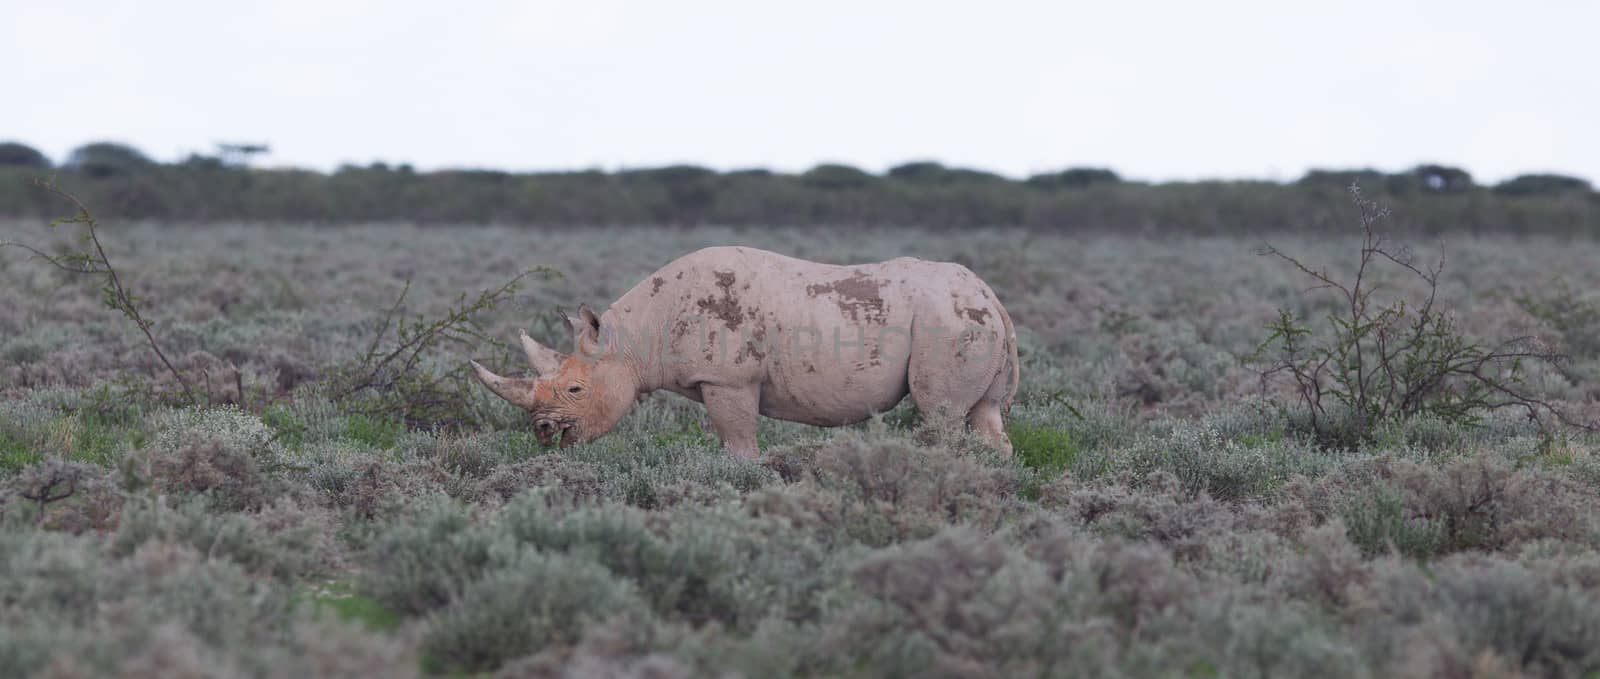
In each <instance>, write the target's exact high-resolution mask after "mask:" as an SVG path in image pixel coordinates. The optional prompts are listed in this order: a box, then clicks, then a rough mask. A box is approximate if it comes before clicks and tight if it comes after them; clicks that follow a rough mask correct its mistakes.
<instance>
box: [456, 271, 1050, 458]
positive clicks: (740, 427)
mask: <svg viewBox="0 0 1600 679" xmlns="http://www.w3.org/2000/svg"><path fill="white" fill-rule="evenodd" d="M567 320H568V323H569V324H570V325H571V329H572V337H573V344H574V351H573V353H571V354H562V353H560V352H557V351H555V350H553V349H550V348H547V347H545V346H543V345H541V344H539V343H538V342H536V341H534V340H533V338H531V337H529V336H528V334H527V332H526V331H523V332H522V333H521V338H520V339H521V343H522V347H523V349H524V351H525V352H526V353H527V356H528V361H529V362H530V363H531V364H532V365H533V369H534V371H535V373H536V374H537V377H502V376H500V375H496V374H494V373H493V372H490V371H489V370H488V369H486V368H484V367H483V366H482V365H480V364H478V362H476V361H473V362H472V366H473V368H474V369H475V370H476V371H477V376H478V379H479V380H481V381H482V382H483V383H484V384H485V385H486V386H488V387H489V389H491V390H493V391H494V393H495V394H497V395H499V396H500V397H501V398H504V399H505V400H507V401H510V402H511V403H512V404H515V405H517V406H519V407H521V408H523V409H525V410H527V411H528V412H529V413H530V414H531V415H532V416H533V421H534V431H535V435H536V436H537V437H538V438H539V440H540V442H541V443H543V444H545V445H551V444H553V443H559V445H561V446H567V445H571V444H573V443H578V442H585V441H590V440H593V439H595V438H598V437H599V436H601V435H603V434H605V433H606V432H608V431H610V430H611V429H612V428H613V427H615V426H616V425H617V423H618V422H619V421H620V420H621V419H622V418H623V416H624V415H626V414H627V413H628V411H629V409H630V408H631V407H632V406H633V404H634V403H635V402H636V401H637V400H639V399H642V398H643V397H644V395H646V394H649V393H651V392H654V391H657V390H662V389H665V390H667V391H672V392H676V393H678V394H681V395H683V396H686V397H688V398H690V399H693V400H695V401H699V402H701V403H703V404H705V408H706V411H707V413H708V414H709V415H710V418H711V422H712V424H713V425H714V426H715V427H716V430H717V434H718V436H719V437H720V438H721V440H722V445H723V447H724V448H725V449H726V450H728V451H731V452H732V453H734V454H736V455H739V456H741V457H755V456H757V455H759V454H760V451H759V449H758V446H757V443H756V422H757V417H756V416H757V415H765V416H767V417H772V418H777V419H781V420H789V421H793V422H803V423H807V424H813V425H820V426H839V425H845V424H851V423H855V422H860V421H863V420H865V419H868V418H870V417H872V416H873V415H874V414H879V413H884V412H886V411H888V410H889V409H891V408H893V407H894V406H895V404H897V403H899V402H900V401H901V399H903V398H905V396H906V395H907V394H910V395H911V398H912V399H914V401H915V402H916V406H917V409H918V410H919V411H921V412H922V413H923V414H924V416H940V417H946V416H960V417H964V418H965V420H966V423H967V424H968V426H970V427H971V428H972V430H973V431H974V432H975V433H977V434H978V435H980V436H981V437H983V438H985V439H987V440H988V441H989V442H990V443H992V444H993V445H994V446H995V447H996V448H998V449H1000V450H1001V451H1003V452H1005V453H1006V454H1008V455H1009V454H1010V453H1011V443H1010V441H1009V440H1008V439H1007V437H1006V433H1005V425H1004V422H1003V420H1002V416H1003V414H1004V413H1005V412H1006V410H1007V409H1008V408H1009V407H1010V404H1011V401H1012V399H1013V398H1014V397H1015V395H1016V391H1017V383H1018V379H1019V377H1020V372H1019V365H1018V362H1017V342H1016V331H1015V329H1014V328H1013V327H1012V325H1011V317H1010V316H1009V315H1007V314H1006V310H1005V307H1002V306H1001V305H1000V300H999V298H997V297H996V296H995V294H994V291H993V290H991V289H990V288H989V286H988V285H987V284H985V283H984V282H983V281H982V280H980V279H979V278H978V277H977V276H976V275H974V274H973V273H972V271H970V270H968V269H967V268H966V267H964V266H961V265H959V264H953V263H946V262H930V261H925V260H921V259H915V258H911V257H901V258H898V259H891V260H889V261H886V262H878V263H873V264H856V265H850V266H836V265H832V264H821V263H817V262H811V261H806V260H802V259H795V258H793V257H787V256H784V255H780V254H777V253H773V252H767V251H765V250H757V249H754V248H748V247H712V248H706V249H703V250H698V251H695V252H692V253H689V254H687V255H684V256H682V257H680V258H678V259H676V260H673V261H672V262H671V263H669V264H667V265H666V266H664V267H662V268H661V269H660V270H658V271H656V272H655V273H654V274H652V275H650V276H649V277H648V278H646V279H645V280H644V281H642V282H640V283H639V284H638V285H636V286H634V287H633V289H632V290H629V291H628V292H627V294H624V295H623V296H622V297H620V298H619V299H617V301H615V302H613V303H612V304H611V307H610V308H609V309H607V310H606V311H605V313H603V314H600V315H596V314H595V313H594V311H593V310H591V309H590V308H589V307H588V306H586V305H585V306H580V307H579V308H578V310H577V312H576V314H573V315H569V316H568V318H567Z"/></svg>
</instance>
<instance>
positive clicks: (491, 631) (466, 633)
mask: <svg viewBox="0 0 1600 679" xmlns="http://www.w3.org/2000/svg"><path fill="white" fill-rule="evenodd" d="M644 615H648V612H647V611H646V610H645V608H644V606H643V605H642V604H641V603H640V602H639V600H638V598H637V597H636V596H635V595H634V592H633V589H632V588H631V587H629V586H628V585H627V583H625V582H623V581H621V580H619V579H617V578H615V577H613V576H612V575H610V574H609V573H607V572H606V571H605V570H604V569H596V568H594V567H593V566H592V565H591V564H590V563H588V562H587V561H585V560H582V559H576V558H571V557H566V556H562V555H558V554H540V553H537V552H534V551H532V550H524V551H521V552H520V553H518V554H516V555H514V556H510V555H508V557H505V558H503V560H502V563H501V564H500V565H499V567H497V568H495V569H493V570H491V571H489V572H487V573H485V574H484V576H483V577H482V578H480V579H477V580H474V581H472V582H470V583H467V584H466V585H465V589H464V591H463V592H462V593H461V596H460V598H459V600H457V601H456V602H454V603H452V604H451V605H450V606H448V607H446V608H445V609H443V610H441V611H439V612H438V613H436V614H434V615H433V616H431V617H430V618H429V620H428V629H427V632H426V633H425V635H424V637H423V640H422V653H423V659H424V663H423V664H424V667H425V668H426V669H428V670H429V671H432V672H442V671H451V672H482V671H488V670H494V669H496V668H498V667H499V666H500V665H501V664H503V663H505V662H506V661H507V660H511V659H513V658H517V657H520V656H523V655H527V654H529V653H533V652H535V651H539V650H542V649H545V648H546V647H549V646H552V645H571V644H574V643H576V642H577V641H578V639H579V638H580V637H581V636H582V634H583V632H584V630H585V628H587V627H588V626H589V625H591V624H593V623H596V622H599V621H603V620H606V619H608V618H611V617H612V616H627V617H630V618H637V617H639V616H644Z"/></svg>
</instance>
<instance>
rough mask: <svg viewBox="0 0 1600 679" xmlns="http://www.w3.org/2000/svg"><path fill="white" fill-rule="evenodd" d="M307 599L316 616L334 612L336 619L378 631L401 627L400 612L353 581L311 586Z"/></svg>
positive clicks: (306, 591)
mask: <svg viewBox="0 0 1600 679" xmlns="http://www.w3.org/2000/svg"><path fill="white" fill-rule="evenodd" d="M303 595H304V597H305V599H304V600H307V601H309V602H310V603H311V613H312V615H313V616H314V617H317V618H321V617H322V616H324V615H332V616H333V617H334V619H335V620H338V621H340V622H344V623H349V624H353V625H360V626H362V627H365V628H366V629H369V630H372V631H375V632H388V631H391V630H394V629H396V628H398V627H400V613H399V612H397V611H395V610H393V609H391V608H389V607H387V606H384V605H383V604H381V603H378V600H377V599H374V598H372V597H369V596H366V595H364V594H361V593H359V592H357V591H356V590H355V588H354V587H352V586H350V584H349V583H345V582H340V581H333V582H328V583H324V584H323V585H321V586H308V587H307V588H306V589H305V591H304V594H303Z"/></svg>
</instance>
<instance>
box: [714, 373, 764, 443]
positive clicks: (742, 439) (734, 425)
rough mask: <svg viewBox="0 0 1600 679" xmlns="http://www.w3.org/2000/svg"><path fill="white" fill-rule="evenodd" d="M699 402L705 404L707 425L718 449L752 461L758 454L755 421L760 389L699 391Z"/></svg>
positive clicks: (718, 387)
mask: <svg viewBox="0 0 1600 679" xmlns="http://www.w3.org/2000/svg"><path fill="white" fill-rule="evenodd" d="M700 400H701V402H703V403H705V404H706V412H707V413H708V414H710V415H711V424H713V425H715V426H716V427H717V436H719V437H721V438H722V447H723V448H724V449H726V450H728V451H729V452H732V453H733V454H734V455H738V456H739V457H742V458H745V459H754V458H755V457H756V456H758V455H760V454H761V448H760V447H759V446H758V445H757V444H756V417H757V415H758V413H759V410H760V407H761V387H760V386H741V387H721V386H716V385H711V384H706V385H702V386H701V387H700Z"/></svg>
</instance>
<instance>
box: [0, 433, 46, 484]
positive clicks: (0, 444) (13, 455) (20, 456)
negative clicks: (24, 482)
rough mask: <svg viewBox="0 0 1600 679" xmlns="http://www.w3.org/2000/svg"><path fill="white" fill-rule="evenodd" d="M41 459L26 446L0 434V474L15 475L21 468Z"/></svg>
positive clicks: (41, 457)
mask: <svg viewBox="0 0 1600 679" xmlns="http://www.w3.org/2000/svg"><path fill="white" fill-rule="evenodd" d="M41 459H43V456H42V455H40V454H39V451H37V450H34V449H32V448H31V447H29V446H28V444H26V443H23V442H21V441H18V440H16V439H14V438H11V437H9V436H6V435H4V434H0V472H4V473H7V474H15V473H16V472H18V471H20V470H21V469H22V468H23V467H26V466H28V465H30V464H33V463H35V462H38V461H39V460H41Z"/></svg>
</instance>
